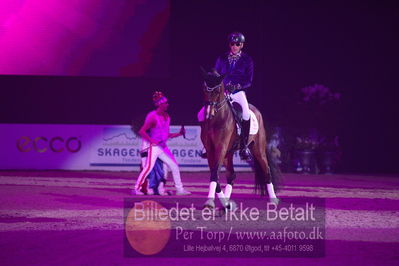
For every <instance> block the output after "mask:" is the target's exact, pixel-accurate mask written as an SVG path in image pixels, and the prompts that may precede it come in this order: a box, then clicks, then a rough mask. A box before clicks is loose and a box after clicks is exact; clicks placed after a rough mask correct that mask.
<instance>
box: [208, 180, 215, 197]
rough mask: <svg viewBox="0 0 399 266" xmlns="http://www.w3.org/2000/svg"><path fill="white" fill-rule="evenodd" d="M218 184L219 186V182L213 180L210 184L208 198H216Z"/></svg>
mask: <svg viewBox="0 0 399 266" xmlns="http://www.w3.org/2000/svg"><path fill="white" fill-rule="evenodd" d="M216 186H217V183H216V182H215V181H212V182H211V183H210V184H209V193H208V198H209V199H214V198H215V191H216Z"/></svg>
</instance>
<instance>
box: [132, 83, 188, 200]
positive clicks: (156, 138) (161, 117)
mask: <svg viewBox="0 0 399 266" xmlns="http://www.w3.org/2000/svg"><path fill="white" fill-rule="evenodd" d="M153 102H154V105H155V106H156V109H155V110H154V111H152V112H150V113H149V114H148V115H147V117H146V119H145V122H144V125H143V126H142V127H141V129H140V131H139V135H140V136H141V137H142V138H143V150H145V151H147V160H146V162H145V164H144V166H143V170H142V171H141V172H140V175H139V177H138V178H137V181H136V185H135V187H134V190H135V193H136V195H143V194H144V193H143V192H141V189H142V186H143V184H144V182H145V179H146V178H147V176H148V175H149V173H150V172H151V170H152V169H153V167H154V165H155V162H156V160H157V158H159V159H161V161H163V162H164V163H165V164H166V165H167V166H168V167H169V169H170V170H171V171H172V176H173V181H174V182H175V187H176V195H190V194H191V193H190V192H189V191H187V190H185V189H184V188H183V184H182V182H181V179H180V171H179V166H178V165H177V162H176V160H175V158H174V156H173V154H172V153H171V151H170V150H169V148H168V146H167V145H166V141H167V140H168V139H169V138H176V137H179V136H182V135H184V128H183V127H182V129H181V130H180V132H178V133H170V132H169V125H170V117H169V115H168V113H167V112H166V111H167V109H168V106H169V104H168V100H167V98H166V97H165V96H164V95H163V93H162V92H158V91H156V92H155V93H154V95H153ZM160 185H163V182H161V183H160ZM158 189H159V187H158Z"/></svg>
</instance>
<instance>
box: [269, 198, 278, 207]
mask: <svg viewBox="0 0 399 266" xmlns="http://www.w3.org/2000/svg"><path fill="white" fill-rule="evenodd" d="M269 201H270V202H271V203H274V204H276V205H278V204H279V203H280V199H279V198H270V199H269Z"/></svg>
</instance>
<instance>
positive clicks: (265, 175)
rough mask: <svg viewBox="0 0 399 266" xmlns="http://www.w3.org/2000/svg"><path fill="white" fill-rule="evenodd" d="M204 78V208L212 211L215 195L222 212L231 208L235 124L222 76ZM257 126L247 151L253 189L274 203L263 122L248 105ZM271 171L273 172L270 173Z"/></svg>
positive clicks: (275, 200)
mask: <svg viewBox="0 0 399 266" xmlns="http://www.w3.org/2000/svg"><path fill="white" fill-rule="evenodd" d="M203 76H204V80H205V82H204V89H203V90H204V97H205V106H204V116H205V118H204V121H202V122H201V140H202V143H203V145H204V147H205V149H206V153H207V158H208V164H209V168H210V172H211V177H210V185H209V194H208V200H207V202H206V203H205V206H204V207H208V208H214V207H215V203H214V198H215V193H216V194H217V195H218V198H219V199H220V201H221V202H222V204H223V206H224V207H225V208H233V203H234V202H233V201H231V200H230V196H231V193H232V189H233V184H234V180H235V177H236V175H235V173H234V166H233V155H234V151H235V150H236V149H237V145H236V144H237V141H238V138H239V135H238V133H237V127H236V122H235V119H234V116H233V113H232V110H231V108H230V106H229V104H230V103H229V98H228V94H225V87H224V84H223V79H224V76H220V75H219V74H218V73H217V72H216V71H214V72H210V73H206V72H205V71H204V70H203ZM250 109H251V110H252V111H253V112H254V114H255V116H256V118H257V120H258V123H259V130H258V132H257V133H256V134H255V135H250V137H249V143H250V145H249V148H250V151H251V153H252V157H253V162H252V166H253V169H254V171H255V189H256V191H258V192H260V194H261V195H265V194H266V192H267V194H268V196H269V198H270V201H272V202H274V203H276V204H277V203H278V201H279V200H278V198H277V197H276V195H275V192H274V187H273V181H274V179H275V177H276V174H275V173H276V171H271V169H270V167H269V162H268V160H267V156H266V130H265V127H264V123H263V118H262V115H261V113H260V112H259V110H258V109H256V108H255V107H254V106H253V105H250ZM222 165H224V166H225V168H226V177H227V185H226V187H225V191H224V192H223V191H222V189H221V187H220V184H219V171H220V168H221V166H222ZM272 170H275V169H272Z"/></svg>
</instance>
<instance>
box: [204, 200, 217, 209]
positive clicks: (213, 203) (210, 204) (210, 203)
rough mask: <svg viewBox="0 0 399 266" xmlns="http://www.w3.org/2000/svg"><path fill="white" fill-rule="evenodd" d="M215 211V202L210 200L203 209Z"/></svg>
mask: <svg viewBox="0 0 399 266" xmlns="http://www.w3.org/2000/svg"><path fill="white" fill-rule="evenodd" d="M207 208H208V209H215V201H214V200H213V199H208V200H207V201H206V202H205V204H204V207H203V209H207Z"/></svg>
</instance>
